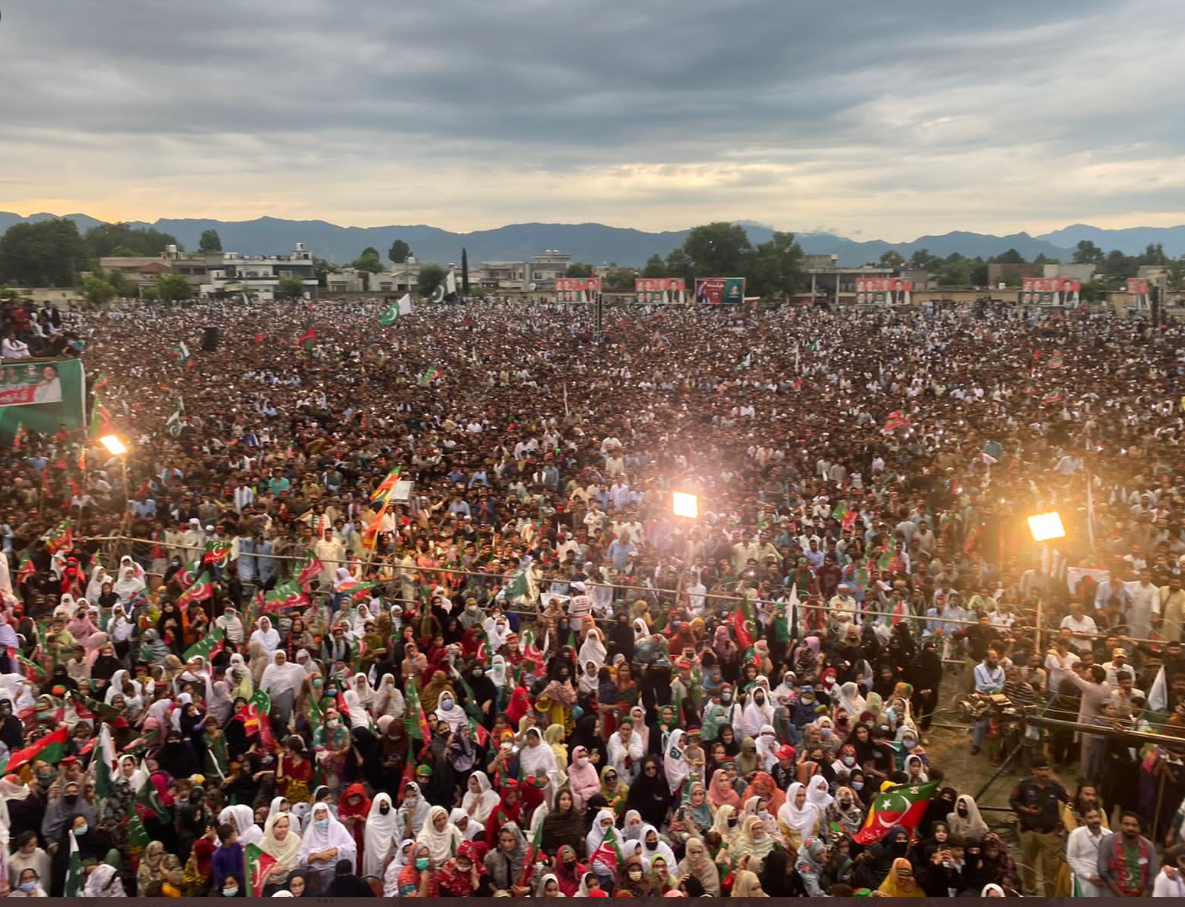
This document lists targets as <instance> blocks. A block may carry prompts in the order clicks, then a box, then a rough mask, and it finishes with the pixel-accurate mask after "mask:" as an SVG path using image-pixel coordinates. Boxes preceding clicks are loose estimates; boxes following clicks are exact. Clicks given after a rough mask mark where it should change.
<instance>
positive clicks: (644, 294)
mask: <svg viewBox="0 0 1185 907" xmlns="http://www.w3.org/2000/svg"><path fill="white" fill-rule="evenodd" d="M634 293H636V294H637V297H638V302H639V303H642V304H644V305H683V304H685V303H686V302H687V282H686V281H685V280H684V279H683V278H682V277H636V278H634Z"/></svg>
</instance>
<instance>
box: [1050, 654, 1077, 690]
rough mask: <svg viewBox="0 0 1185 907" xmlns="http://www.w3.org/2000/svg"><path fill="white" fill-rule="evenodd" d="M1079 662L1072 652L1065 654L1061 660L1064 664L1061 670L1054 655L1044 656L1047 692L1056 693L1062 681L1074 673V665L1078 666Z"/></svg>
mask: <svg viewBox="0 0 1185 907" xmlns="http://www.w3.org/2000/svg"><path fill="white" fill-rule="evenodd" d="M1081 660H1082V659H1081V658H1079V657H1078V656H1077V655H1075V654H1074V653H1073V652H1066V654H1065V656H1064V657H1063V658H1062V661H1064V662H1065V663H1066V666H1065V667H1064V668H1063V667H1062V666H1061V664H1060V662H1059V661H1058V657H1057V656H1056V655H1053V654H1050V655H1046V656H1045V670H1046V671H1047V672H1049V691H1050V692H1051V693H1057V691H1058V690H1060V689H1061V686H1062V681H1063V680H1065V679H1066V677H1067V676H1069V675H1070V674H1073V673H1074V665H1076V664H1078V662H1080V661H1081Z"/></svg>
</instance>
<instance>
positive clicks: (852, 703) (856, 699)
mask: <svg viewBox="0 0 1185 907" xmlns="http://www.w3.org/2000/svg"><path fill="white" fill-rule="evenodd" d="M837 701H838V705H839V707H840V708H842V709H843V710H844V711H845V712H847V713H848V717H849V718H850V719H851V720H852V723H853V724H855V723H856V720H857V719H858V718H859V717H860V715H861V714H863V712H864V708H865V701H864V697H863V696H861V695H860V688H859V687H858V686H856V684H855V682H854V681H851V680H849V681H848V682H847V683H845V684H843V685H842V686H841V687H840V688H839V696H838V697H837Z"/></svg>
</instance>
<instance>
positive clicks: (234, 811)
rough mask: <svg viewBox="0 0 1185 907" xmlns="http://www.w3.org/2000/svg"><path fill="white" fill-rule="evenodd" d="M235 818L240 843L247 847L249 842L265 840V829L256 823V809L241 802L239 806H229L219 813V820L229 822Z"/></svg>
mask: <svg viewBox="0 0 1185 907" xmlns="http://www.w3.org/2000/svg"><path fill="white" fill-rule="evenodd" d="M231 819H234V823H235V828H236V829H237V830H238V833H239V843H240V844H242V845H243V846H244V847H246V846H247V845H248V844H254V845H256V846H258V845H259V842H260V841H262V840H263V829H262V828H260V827H259V826H258V825H256V824H255V810H253V809H252V808H251V807H250V806H247V805H245V804H242V803H240V804H239V805H238V806H228V807H226V809H224V810H223V811H222V812H220V813H219V814H218V821H219V822H229V821H230V820H231Z"/></svg>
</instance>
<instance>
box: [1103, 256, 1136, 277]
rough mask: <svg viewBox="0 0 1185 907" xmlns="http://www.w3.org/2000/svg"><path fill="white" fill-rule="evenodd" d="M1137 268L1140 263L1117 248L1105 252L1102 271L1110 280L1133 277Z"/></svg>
mask: <svg viewBox="0 0 1185 907" xmlns="http://www.w3.org/2000/svg"><path fill="white" fill-rule="evenodd" d="M1139 270H1140V265H1139V263H1138V262H1137V261H1136V259H1134V258H1132V257H1131V256H1128V255H1124V254H1123V253H1122V252H1120V251H1119V250H1118V249H1115V250H1114V251H1112V252H1109V253H1107V257H1106V259H1104V261H1103V265H1102V271H1103V273H1104V274H1105V275H1106V276H1107V277H1108V278H1109V279H1111V280H1124V279H1125V278H1128V277H1135V276H1136V274H1137V273H1138V272H1139Z"/></svg>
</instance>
